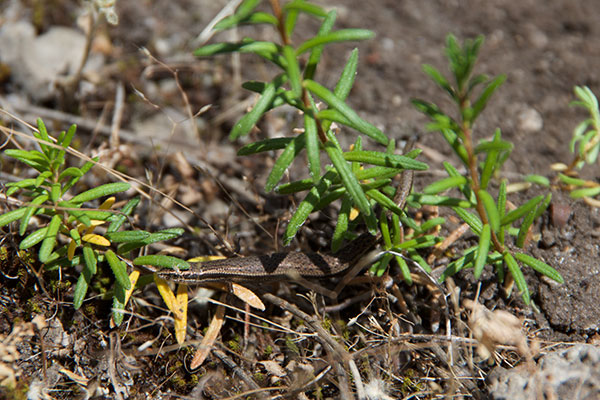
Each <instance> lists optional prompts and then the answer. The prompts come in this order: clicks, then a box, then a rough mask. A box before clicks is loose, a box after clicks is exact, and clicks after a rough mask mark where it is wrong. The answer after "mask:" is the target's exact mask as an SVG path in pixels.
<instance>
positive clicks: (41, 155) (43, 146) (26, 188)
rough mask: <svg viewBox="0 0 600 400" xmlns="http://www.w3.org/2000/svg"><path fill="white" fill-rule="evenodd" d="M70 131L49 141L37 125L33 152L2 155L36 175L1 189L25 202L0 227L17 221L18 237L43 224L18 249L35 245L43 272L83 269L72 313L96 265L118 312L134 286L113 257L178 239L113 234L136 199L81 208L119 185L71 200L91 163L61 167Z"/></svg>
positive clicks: (124, 186)
mask: <svg viewBox="0 0 600 400" xmlns="http://www.w3.org/2000/svg"><path fill="white" fill-rule="evenodd" d="M75 130H76V127H75V125H72V126H71V127H70V128H69V130H68V131H67V132H61V133H60V134H59V135H58V138H56V139H55V138H53V137H51V136H50V135H48V132H47V130H46V126H45V125H44V123H43V122H42V120H40V119H38V130H37V131H34V133H33V135H34V137H35V140H36V141H37V143H38V144H39V150H20V149H7V150H5V151H4V154H5V155H7V156H9V157H12V158H15V159H16V160H18V161H20V162H22V163H24V164H26V165H28V166H29V167H31V168H33V169H34V170H36V171H37V176H36V177H34V178H27V179H22V180H20V181H18V182H11V183H7V184H6V187H7V190H6V195H7V196H13V195H15V194H17V193H18V192H19V194H20V196H21V198H23V199H28V201H27V202H22V203H21V204H20V206H19V207H18V208H16V209H14V210H12V211H9V212H7V213H5V214H2V215H0V227H3V226H6V225H8V224H9V223H11V222H16V221H19V235H21V236H23V235H25V233H26V232H27V228H28V226H29V222H30V221H31V218H32V217H33V216H34V215H35V216H38V218H39V220H41V221H46V223H42V224H41V225H40V226H39V227H38V228H37V229H35V230H34V231H33V232H31V233H30V234H29V235H27V236H26V237H24V238H23V239H22V240H21V242H20V244H19V247H20V248H21V249H30V248H32V247H34V246H36V245H37V244H40V247H39V251H38V259H39V261H40V262H41V263H43V264H45V266H46V269H47V270H53V269H57V268H61V267H62V268H68V267H71V268H73V267H75V266H77V265H82V266H83V269H82V271H81V273H80V275H79V278H78V280H77V284H76V285H75V290H74V298H73V305H74V307H75V308H79V307H81V304H82V302H83V300H84V298H85V295H86V293H87V291H88V288H89V286H90V284H91V281H92V278H93V277H94V275H96V274H97V271H98V263H106V264H108V265H109V266H110V268H111V270H112V272H113V275H114V277H115V284H114V285H113V289H112V293H113V294H112V296H113V309H114V310H122V309H123V308H124V306H125V303H126V298H127V291H128V290H132V286H133V285H135V282H133V283H132V282H131V280H130V277H129V275H128V274H127V266H126V264H125V263H124V262H123V261H122V260H120V259H119V257H118V256H117V254H119V255H129V253H130V252H131V251H133V250H135V249H138V248H140V247H142V246H145V245H148V244H150V243H153V242H156V241H160V240H166V239H170V238H173V237H176V236H179V235H181V233H182V230H181V229H168V230H164V231H160V232H157V233H153V234H150V233H148V232H144V231H139V230H134V231H118V230H119V229H120V228H121V227H122V225H123V223H124V222H125V221H126V220H127V217H128V216H129V215H130V214H131V213H132V212H133V210H134V209H135V207H136V206H137V205H138V203H139V198H134V199H132V200H130V201H129V202H127V203H126V204H125V206H123V207H122V208H121V209H120V210H112V209H111V207H112V205H113V204H114V201H115V198H114V197H110V198H108V199H106V200H105V201H104V202H103V203H102V204H101V205H100V206H99V207H98V208H84V207H83V206H84V204H86V203H90V202H92V201H96V200H97V199H100V198H102V197H106V196H112V195H114V194H117V193H121V192H124V191H126V190H128V189H129V188H130V185H129V184H128V183H125V182H116V183H107V184H104V185H100V186H98V187H95V188H92V189H89V190H86V191H83V192H81V193H78V194H75V195H72V194H71V192H72V191H73V188H74V186H75V184H76V183H77V182H78V181H79V180H80V179H81V178H82V177H83V176H84V175H85V174H86V173H87V172H88V171H89V170H90V169H91V168H92V167H93V166H94V164H95V162H96V161H97V159H93V160H91V161H87V162H86V163H85V164H84V165H83V166H82V167H79V168H78V167H67V166H66V158H65V156H66V153H67V150H68V148H69V145H70V144H71V141H72V140H73V137H74V135H75ZM105 224H108V227H107V228H106V233H105V234H99V233H97V232H96V230H97V228H98V227H99V226H102V225H105ZM113 243H119V247H118V248H117V250H116V251H113V250H112V249H111V245H112V244H113ZM122 319H123V313H120V312H118V311H117V312H115V313H113V320H114V321H115V323H116V324H117V325H118V324H120V322H121V321H122Z"/></svg>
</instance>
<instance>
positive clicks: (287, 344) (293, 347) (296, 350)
mask: <svg viewBox="0 0 600 400" xmlns="http://www.w3.org/2000/svg"><path fill="white" fill-rule="evenodd" d="M285 347H287V349H288V350H289V351H291V352H292V353H294V354H297V355H300V348H298V345H297V344H296V342H294V341H293V340H292V338H291V337H289V336H286V338H285Z"/></svg>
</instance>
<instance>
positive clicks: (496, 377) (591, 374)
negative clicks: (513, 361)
mask: <svg viewBox="0 0 600 400" xmlns="http://www.w3.org/2000/svg"><path fill="white" fill-rule="evenodd" d="M488 387H489V390H490V394H491V395H492V398H493V399H496V400H529V399H539V398H543V399H569V400H584V399H585V400H588V399H589V400H591V399H600V348H598V347H597V346H592V345H588V344H578V345H575V346H573V347H570V348H568V349H563V350H557V351H553V352H550V353H548V354H546V355H544V356H543V357H542V358H541V359H540V360H539V361H538V365H537V367H536V368H535V371H533V372H532V371H529V370H528V369H527V366H526V365H522V366H519V367H516V368H513V369H510V370H507V369H504V368H502V367H497V368H495V369H494V370H493V371H492V372H491V373H490V375H489V376H488Z"/></svg>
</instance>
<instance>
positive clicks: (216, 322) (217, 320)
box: [190, 293, 227, 369]
mask: <svg viewBox="0 0 600 400" xmlns="http://www.w3.org/2000/svg"><path fill="white" fill-rule="evenodd" d="M226 296H227V295H226V294H225V293H223V295H222V296H221V302H223V301H225V298H226ZM224 321H225V307H224V306H222V305H219V306H217V312H216V314H215V316H214V317H213V319H212V321H211V322H210V325H209V326H208V329H207V330H206V334H205V335H204V339H202V343H200V347H198V350H196V354H194V358H193V359H192V363H191V364H190V368H191V369H196V368H198V367H199V366H201V365H202V364H203V363H204V360H206V357H208V354H209V353H210V351H211V350H212V347H213V345H214V343H215V341H216V340H217V337H218V336H219V332H221V327H222V326H223V322H224Z"/></svg>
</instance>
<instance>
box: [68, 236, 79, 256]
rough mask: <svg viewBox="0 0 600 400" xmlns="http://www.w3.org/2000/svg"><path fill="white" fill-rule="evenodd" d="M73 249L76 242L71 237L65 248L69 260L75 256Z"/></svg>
mask: <svg viewBox="0 0 600 400" xmlns="http://www.w3.org/2000/svg"><path fill="white" fill-rule="evenodd" d="M75 249H77V243H75V241H74V240H73V239H71V241H70V242H69V248H68V249H67V258H68V259H69V261H71V260H73V257H74V256H75Z"/></svg>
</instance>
